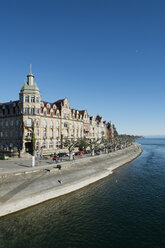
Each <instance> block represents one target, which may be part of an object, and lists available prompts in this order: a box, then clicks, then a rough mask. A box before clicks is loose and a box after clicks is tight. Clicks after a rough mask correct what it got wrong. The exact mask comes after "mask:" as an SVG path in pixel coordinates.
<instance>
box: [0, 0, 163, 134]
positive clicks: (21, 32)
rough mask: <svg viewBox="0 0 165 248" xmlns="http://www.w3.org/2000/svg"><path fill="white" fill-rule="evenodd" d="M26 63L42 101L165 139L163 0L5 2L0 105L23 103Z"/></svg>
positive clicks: (0, 4)
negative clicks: (62, 101)
mask: <svg viewBox="0 0 165 248" xmlns="http://www.w3.org/2000/svg"><path fill="white" fill-rule="evenodd" d="M29 64H32V72H33V74H34V75H35V80H36V82H37V84H38V87H39V89H40V91H41V94H42V99H43V100H45V101H50V102H54V101H56V100H58V99H61V98H64V97H68V99H69V102H70V104H71V107H72V108H76V109H87V110H88V112H89V114H90V115H97V114H100V115H102V116H103V118H104V119H105V120H107V121H109V120H112V122H113V123H115V125H116V128H117V130H118V132H119V133H127V134H138V135H155V134H159V135H163V134H165V114H164V112H165V111H164V108H165V1H164V0H58V1H56V0H52V1H51V0H44V1H42V0H33V1H31V0H28V1H26V0H20V1H19V0H14V1H13V0H1V1H0V74H1V76H0V86H1V91H0V92H1V94H0V102H6V101H9V100H16V99H18V94H19V91H20V89H21V87H22V85H23V83H24V81H25V80H26V75H27V73H28V72H29Z"/></svg>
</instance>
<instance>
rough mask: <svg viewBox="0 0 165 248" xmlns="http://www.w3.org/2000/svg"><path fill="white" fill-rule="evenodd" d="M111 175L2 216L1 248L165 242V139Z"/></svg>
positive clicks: (145, 143)
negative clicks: (79, 188)
mask: <svg viewBox="0 0 165 248" xmlns="http://www.w3.org/2000/svg"><path fill="white" fill-rule="evenodd" d="M138 142H139V143H141V144H142V149H143V153H142V155H141V156H140V157H138V158H137V159H136V160H134V161H133V162H131V163H129V164H127V165H125V166H123V167H120V168H119V169H117V170H116V171H115V173H114V174H113V175H112V176H109V177H107V178H105V179H103V180H100V181H99V182H96V183H95V184H92V185H90V186H88V187H85V188H83V189H81V190H78V191H76V192H73V193H71V194H68V195H66V196H62V197H59V198H57V199H54V200H50V201H48V202H46V203H43V204H40V205H38V206H35V207H31V208H29V209H26V210H23V211H21V212H18V213H15V214H12V215H9V216H6V217H3V218H1V219H0V248H1V247H3V248H7V247H17V248H18V247H21V248H24V247H32V248H42V247H44V248H45V247H67V248H68V247H70V248H74V247H80V248H81V247H96V248H97V247H112V248H129V247H130V248H134V247H136V248H142V247H147V248H164V247H165V139H141V140H138Z"/></svg>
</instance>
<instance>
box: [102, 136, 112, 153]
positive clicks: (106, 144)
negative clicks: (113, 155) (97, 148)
mask: <svg viewBox="0 0 165 248" xmlns="http://www.w3.org/2000/svg"><path fill="white" fill-rule="evenodd" d="M100 144H102V145H103V147H104V148H105V153H108V147H109V146H110V141H109V140H107V139H105V138H102V140H101V142H100Z"/></svg>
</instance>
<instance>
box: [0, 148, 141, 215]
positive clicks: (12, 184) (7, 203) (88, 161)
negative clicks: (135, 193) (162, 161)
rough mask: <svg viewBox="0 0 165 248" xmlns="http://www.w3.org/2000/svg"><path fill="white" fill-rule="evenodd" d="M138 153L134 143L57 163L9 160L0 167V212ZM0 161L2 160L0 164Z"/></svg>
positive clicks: (67, 187)
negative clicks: (33, 164) (35, 164)
mask: <svg viewBox="0 0 165 248" xmlns="http://www.w3.org/2000/svg"><path fill="white" fill-rule="evenodd" d="M140 153H141V150H140V149H139V148H138V147H136V146H131V147H129V148H126V149H124V150H119V151H117V152H113V153H109V154H107V155H99V156H95V157H87V158H83V159H79V160H76V161H72V162H64V163H62V164H61V165H62V168H61V170H59V169H58V168H56V165H54V164H53V165H52V164H46V163H45V164H44V163H43V164H42V165H39V166H36V168H32V167H29V166H30V165H29V164H28V163H29V162H28V161H29V160H27V161H26V162H25V161H23V162H22V163H23V168H22V166H20V164H19V163H20V160H19V162H18V160H16V161H15V163H14V165H13V167H12V162H11V161H5V162H7V163H5V164H6V167H5V168H4V164H3V166H2V167H1V166H0V167H1V169H3V172H1V173H0V175H1V178H0V216H3V215H6V214H8V213H12V212H15V211H18V210H20V209H23V208H26V207H29V206H32V205H35V204H38V203H40V202H43V201H46V200H48V199H51V198H54V197H57V196H60V195H63V194H66V193H69V192H72V191H74V190H77V189H79V188H82V187H84V186H86V185H88V184H90V183H93V182H95V181H97V180H99V179H101V178H103V177H105V176H108V175H109V174H111V173H112V170H114V169H115V168H117V167H119V166H121V165H123V164H125V163H127V162H129V161H131V160H132V159H134V158H136V157H137V156H138V155H139V154H140ZM1 165H2V164H1Z"/></svg>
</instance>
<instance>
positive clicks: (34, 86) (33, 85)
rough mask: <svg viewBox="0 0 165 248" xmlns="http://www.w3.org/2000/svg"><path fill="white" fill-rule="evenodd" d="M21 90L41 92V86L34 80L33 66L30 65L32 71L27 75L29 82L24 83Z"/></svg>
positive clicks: (24, 91)
mask: <svg viewBox="0 0 165 248" xmlns="http://www.w3.org/2000/svg"><path fill="white" fill-rule="evenodd" d="M20 92H21V93H27V94H40V91H39V88H38V86H37V84H36V83H35V82H34V75H33V74H32V72H31V66H30V72H29V74H28V75H27V82H26V83H24V85H23V87H22V88H21V91H20Z"/></svg>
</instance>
